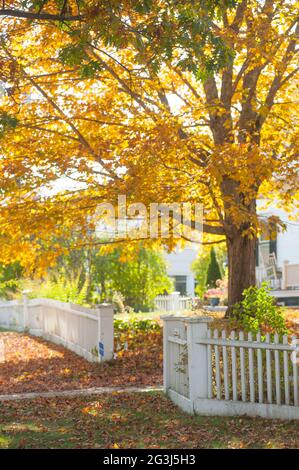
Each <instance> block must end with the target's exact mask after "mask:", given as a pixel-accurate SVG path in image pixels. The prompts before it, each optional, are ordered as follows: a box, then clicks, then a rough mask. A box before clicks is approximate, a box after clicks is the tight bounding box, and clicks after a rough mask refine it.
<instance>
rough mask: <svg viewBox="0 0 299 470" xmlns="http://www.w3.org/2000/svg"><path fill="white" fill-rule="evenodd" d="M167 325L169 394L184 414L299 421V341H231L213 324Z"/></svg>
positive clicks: (177, 321)
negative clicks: (298, 355)
mask: <svg viewBox="0 0 299 470" xmlns="http://www.w3.org/2000/svg"><path fill="white" fill-rule="evenodd" d="M163 320H164V388H165V391H166V393H167V394H168V395H169V396H170V398H171V399H172V400H173V401H174V402H176V403H177V404H178V405H179V406H180V407H181V408H183V409H184V410H186V411H188V412H191V413H194V412H196V413H199V414H211V415H243V414H247V415H251V416H263V417H272V418H283V419H299V402H298V396H299V390H298V362H299V361H298V358H297V356H296V354H298V352H299V348H298V345H297V338H296V337H295V336H292V337H291V338H289V337H288V336H286V335H285V336H283V337H282V338H281V337H279V336H278V335H274V337H270V335H269V334H267V335H265V337H263V336H262V335H261V333H260V332H259V333H257V334H256V335H253V334H252V333H248V335H245V333H244V332H239V333H238V334H237V333H236V332H235V331H233V332H231V334H230V335H229V336H227V333H226V332H225V331H221V332H219V331H218V330H216V329H214V330H213V329H210V328H208V324H209V322H211V321H212V320H211V319H210V318H202V317H201V318H200V317H199V318H184V317H175V316H169V317H163ZM245 336H247V337H245ZM174 345H175V346H174Z"/></svg>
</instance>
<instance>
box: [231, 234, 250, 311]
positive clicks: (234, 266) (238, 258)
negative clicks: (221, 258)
mask: <svg viewBox="0 0 299 470" xmlns="http://www.w3.org/2000/svg"><path fill="white" fill-rule="evenodd" d="M255 250H256V238H249V237H247V236H242V233H241V231H240V230H235V231H234V234H233V235H231V236H230V237H227V253H228V279H229V280H228V310H227V314H226V316H230V315H231V313H232V311H233V306H234V304H236V303H237V302H240V300H242V294H243V291H244V289H246V288H247V287H249V286H253V285H255V281H256V277H255V259H256V257H255Z"/></svg>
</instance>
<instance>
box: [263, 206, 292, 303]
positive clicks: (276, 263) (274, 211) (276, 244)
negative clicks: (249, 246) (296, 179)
mask: <svg viewBox="0 0 299 470" xmlns="http://www.w3.org/2000/svg"><path fill="white" fill-rule="evenodd" d="M261 204H262V201H261V202H260V205H261ZM260 215H261V217H263V218H265V220H266V219H267V218H268V217H270V216H277V217H279V218H280V220H281V221H282V222H283V223H284V224H285V226H286V230H281V229H278V230H277V233H276V236H275V237H274V238H273V237H272V240H270V239H269V237H263V236H262V237H261V239H260V240H259V244H258V250H257V263H256V264H257V268H256V274H257V283H258V284H261V282H263V281H267V282H268V283H270V285H271V286H272V289H273V291H272V293H273V295H274V296H275V297H277V298H278V300H279V302H281V303H282V304H284V305H299V216H298V217H297V218H296V220H290V218H289V215H288V214H287V213H286V212H285V211H284V210H282V209H280V208H278V207H276V206H275V205H272V206H271V207H270V208H269V209H267V210H262V209H260Z"/></svg>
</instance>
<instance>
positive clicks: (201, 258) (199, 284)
mask: <svg viewBox="0 0 299 470" xmlns="http://www.w3.org/2000/svg"><path fill="white" fill-rule="evenodd" d="M214 250H215V253H216V258H217V260H218V265H219V269H220V273H221V276H220V278H222V279H223V278H224V277H226V276H227V272H226V271H227V269H226V267H225V266H226V263H227V251H226V245H225V243H220V244H218V245H215V247H214ZM210 251H211V250H210V246H209V245H206V246H204V247H203V248H202V249H201V250H200V251H199V253H198V256H197V258H196V259H195V261H194V262H193V264H192V270H193V272H194V274H195V279H196V288H195V292H196V294H197V295H198V296H199V297H200V298H203V295H204V293H205V291H206V290H207V273H208V267H209V264H210V258H211V256H210ZM218 279H219V278H218Z"/></svg>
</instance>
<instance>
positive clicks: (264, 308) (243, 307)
mask: <svg viewBox="0 0 299 470" xmlns="http://www.w3.org/2000/svg"><path fill="white" fill-rule="evenodd" d="M243 297H244V298H243V300H242V301H241V302H239V303H238V304H236V305H235V307H234V311H233V317H234V318H235V319H237V320H238V322H239V324H240V326H241V327H242V328H243V329H245V330H246V331H252V332H257V331H258V330H260V329H262V330H263V331H266V332H269V333H278V334H286V333H288V330H287V327H286V323H285V319H284V310H283V309H282V308H281V307H278V306H277V305H276V301H275V299H274V298H273V297H272V296H271V295H270V288H269V286H268V285H267V283H263V284H262V287H260V288H258V287H255V286H252V287H249V288H248V289H245V290H244V292H243Z"/></svg>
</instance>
